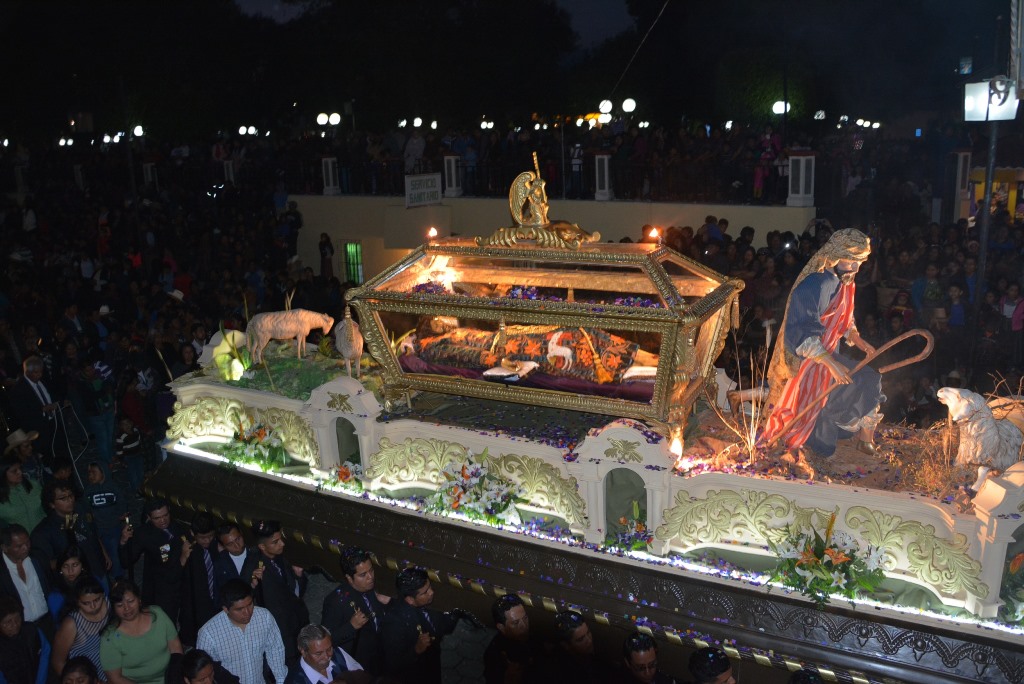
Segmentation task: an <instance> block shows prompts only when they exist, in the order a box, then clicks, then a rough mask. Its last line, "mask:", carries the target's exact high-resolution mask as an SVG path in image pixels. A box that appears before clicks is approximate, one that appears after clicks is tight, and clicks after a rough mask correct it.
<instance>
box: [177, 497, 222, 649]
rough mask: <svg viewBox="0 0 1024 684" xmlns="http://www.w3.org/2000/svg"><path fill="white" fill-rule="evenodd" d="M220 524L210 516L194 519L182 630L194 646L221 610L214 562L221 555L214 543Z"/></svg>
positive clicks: (181, 621) (198, 515)
mask: <svg viewBox="0 0 1024 684" xmlns="http://www.w3.org/2000/svg"><path fill="white" fill-rule="evenodd" d="M216 530H217V521H216V520H215V519H214V517H213V516H212V515H210V514H209V513H202V512H200V513H196V515H195V517H194V518H192V541H193V544H192V550H191V552H190V553H189V556H188V561H187V562H186V563H185V568H184V576H183V580H184V586H183V587H182V588H183V590H184V591H183V593H182V599H183V600H182V604H181V614H180V624H181V627H180V629H179V630H178V633H179V635H180V636H181V639H182V641H183V642H184V643H186V644H194V643H195V642H196V636H198V634H199V628H200V627H202V626H203V625H205V624H206V621H207V620H209V619H210V618H212V617H213V616H214V615H216V614H217V613H218V612H219V611H220V605H219V604H220V589H219V588H218V587H217V580H216V569H215V567H214V559H215V558H216V556H217V555H218V553H217V543H216V541H215V540H214V536H215V535H216Z"/></svg>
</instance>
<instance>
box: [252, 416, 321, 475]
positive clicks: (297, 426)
mask: <svg viewBox="0 0 1024 684" xmlns="http://www.w3.org/2000/svg"><path fill="white" fill-rule="evenodd" d="M253 414H254V415H253V417H254V419H255V421H256V422H258V423H263V424H264V425H267V426H269V427H272V428H274V429H275V430H277V431H278V432H279V433H280V434H281V441H282V443H283V444H284V448H285V450H286V451H287V452H288V454H289V455H290V456H291V457H292V458H297V459H298V460H300V461H305V462H306V463H309V464H310V465H312V466H315V467H317V468H320V467H321V464H320V443H319V442H318V441H317V439H316V432H314V431H313V427H312V426H311V425H310V424H309V423H308V422H307V421H306V420H305V419H303V418H302V417H301V416H300V415H299V414H297V413H295V412H294V411H288V410H287V409H279V408H266V409H254V410H253Z"/></svg>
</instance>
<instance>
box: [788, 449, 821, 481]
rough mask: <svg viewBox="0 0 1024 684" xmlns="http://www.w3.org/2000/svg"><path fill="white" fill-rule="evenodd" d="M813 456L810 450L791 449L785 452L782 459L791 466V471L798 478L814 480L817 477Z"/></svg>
mask: <svg viewBox="0 0 1024 684" xmlns="http://www.w3.org/2000/svg"><path fill="white" fill-rule="evenodd" d="M811 454H813V452H812V451H810V450H809V449H801V448H795V449H789V450H787V451H785V452H783V454H782V456H780V459H781V460H782V462H783V463H785V464H787V465H788V466H789V469H790V471H791V472H792V473H793V475H795V476H797V477H805V478H807V479H808V480H813V479H814V477H815V472H814V466H813V465H812V464H811V458H813V457H812V456H811Z"/></svg>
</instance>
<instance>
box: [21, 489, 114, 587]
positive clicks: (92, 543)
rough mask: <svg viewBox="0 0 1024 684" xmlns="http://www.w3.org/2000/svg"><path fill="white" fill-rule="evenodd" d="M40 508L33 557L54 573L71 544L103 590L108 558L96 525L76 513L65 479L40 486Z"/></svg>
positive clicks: (105, 582) (72, 492)
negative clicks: (42, 509) (43, 511)
mask: <svg viewBox="0 0 1024 684" xmlns="http://www.w3.org/2000/svg"><path fill="white" fill-rule="evenodd" d="M42 499H43V506H44V507H45V508H46V509H47V511H48V512H47V515H46V517H45V518H43V519H42V521H40V523H39V524H38V525H36V528H35V529H34V530H32V549H33V552H34V555H35V556H36V557H37V558H39V559H40V560H42V561H44V562H45V563H46V564H47V565H49V567H50V570H51V571H53V572H56V571H57V569H58V568H57V559H58V558H59V557H60V555H61V554H62V553H64V552H65V551H66V550H67V548H68V547H69V546H70V545H72V544H74V545H75V546H77V547H78V548H79V549H81V551H82V555H83V557H84V558H85V560H86V563H88V566H89V572H91V573H92V574H93V575H95V576H96V577H97V578H98V579H99V580H100V582H101V583H102V584H103V585H104V587H106V586H108V584H107V571H108V570H110V566H111V563H110V558H108V557H107V551H106V549H104V548H103V543H102V542H101V541H100V534H99V532H98V531H97V530H96V525H95V523H93V521H92V520H91V519H90V518H89V517H88V516H86V515H84V514H80V513H78V512H77V510H76V507H75V502H76V498H75V491H74V489H73V487H72V484H71V482H70V481H68V480H50V481H49V482H47V483H46V484H45V485H43V493H42Z"/></svg>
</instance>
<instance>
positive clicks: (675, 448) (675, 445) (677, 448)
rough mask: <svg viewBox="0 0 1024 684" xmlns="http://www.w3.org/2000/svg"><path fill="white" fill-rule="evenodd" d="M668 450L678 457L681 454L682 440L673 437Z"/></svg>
mask: <svg viewBox="0 0 1024 684" xmlns="http://www.w3.org/2000/svg"><path fill="white" fill-rule="evenodd" d="M668 450H669V451H671V452H672V455H673V456H675V457H676V458H679V457H680V456H682V455H683V440H681V439H679V437H673V438H672V444H671V445H670V446H669V448H668Z"/></svg>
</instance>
